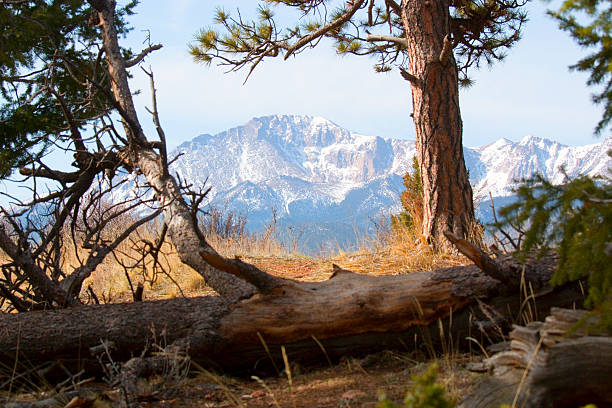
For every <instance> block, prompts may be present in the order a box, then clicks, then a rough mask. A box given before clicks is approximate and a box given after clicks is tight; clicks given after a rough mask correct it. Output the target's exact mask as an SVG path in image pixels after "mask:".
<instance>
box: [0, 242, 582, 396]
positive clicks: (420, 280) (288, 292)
mask: <svg viewBox="0 0 612 408" xmlns="http://www.w3.org/2000/svg"><path fill="white" fill-rule="evenodd" d="M476 256H486V255H484V254H483V253H482V254H478V255H476ZM231 262H232V264H231V267H232V268H238V269H239V268H241V267H242V266H241V262H240V261H238V260H232V261H231ZM486 262H488V263H489V264H490V265H498V266H500V265H503V267H501V266H500V267H498V268H497V271H506V272H505V273H512V274H517V273H518V274H519V276H520V274H521V273H522V275H523V276H529V277H530V279H529V281H528V282H527V284H529V285H531V290H533V291H534V292H533V299H532V300H533V302H531V303H533V304H535V305H536V306H537V308H538V309H540V310H539V311H536V312H538V313H544V312H546V311H547V310H548V309H549V308H550V307H551V306H562V305H571V304H572V303H576V302H580V301H581V298H582V293H581V291H580V290H579V288H578V287H577V286H572V285H569V286H566V287H563V288H559V289H557V290H553V289H551V288H550V287H549V286H548V284H547V283H545V282H548V280H549V279H550V276H551V274H552V271H553V267H554V261H551V260H550V259H542V260H531V261H529V262H527V263H526V264H524V265H523V264H520V263H517V262H516V261H515V260H513V259H511V258H507V259H488V260H487V261H486ZM513 265H514V266H513ZM216 266H217V267H220V268H223V267H224V265H222V264H220V263H218V264H217V265H216ZM248 267H249V268H253V267H252V266H250V265H249V266H248ZM517 268H518V269H517ZM509 271H510V272H509ZM258 279H260V277H258ZM513 279H516V277H514V278H513ZM270 282H272V283H270ZM265 285H266V291H265V293H259V294H256V295H255V296H253V297H251V298H249V299H246V300H242V301H237V302H231V301H228V300H226V299H223V298H220V297H201V298H193V299H185V298H181V299H171V300H162V301H153V302H136V303H128V304H109V305H93V306H84V307H77V308H71V309H63V310H51V311H36V312H30V313H20V314H15V315H13V314H4V315H0V350H1V352H0V364H2V365H4V366H5V367H14V366H15V364H17V365H18V366H20V367H23V368H24V369H31V368H32V367H36V366H38V365H39V364H42V363H44V362H48V361H54V362H56V366H57V365H60V366H61V367H64V368H65V367H71V368H72V369H75V370H77V369H78V370H80V369H86V370H87V371H89V372H96V371H100V364H99V362H98V361H97V358H96V350H99V349H100V347H99V346H100V344H102V343H103V342H104V344H106V345H109V344H110V345H112V346H111V347H110V352H109V353H108V354H109V356H107V357H109V358H112V359H113V361H115V362H121V361H127V360H128V359H130V358H131V357H133V356H137V355H140V354H141V353H143V352H146V350H147V349H149V350H151V345H152V344H157V345H169V344H174V345H180V346H181V347H183V348H184V349H185V350H186V352H187V353H188V354H189V355H190V356H191V358H192V359H194V360H196V361H199V362H200V363H202V364H205V365H206V366H209V367H210V366H213V367H216V368H220V369H225V370H231V371H236V370H253V369H266V368H269V367H273V366H277V367H279V366H280V367H282V359H281V357H280V347H281V346H285V347H286V351H287V353H288V355H289V358H290V360H291V361H301V362H311V361H315V360H318V361H325V360H327V359H334V358H337V357H339V356H341V355H343V354H347V353H365V352H371V351H375V350H379V349H381V348H400V349H404V350H405V349H412V348H414V347H416V348H419V347H420V348H425V347H426V348H427V349H428V350H430V351H431V350H433V349H436V348H438V349H439V348H440V347H439V346H440V345H441V344H442V342H443V341H452V342H453V344H454V345H457V346H458V344H459V343H460V342H461V341H462V339H464V338H465V337H467V336H470V337H479V338H481V340H482V341H483V342H486V341H487V338H489V339H490V340H495V339H496V338H495V333H500V334H501V332H502V331H503V330H502V326H503V325H504V324H506V325H507V326H509V324H508V322H515V321H517V319H518V316H519V315H520V313H521V305H524V304H525V302H523V300H524V299H523V297H522V296H521V295H520V293H519V291H518V290H514V289H513V290H510V291H509V290H508V287H507V285H505V284H504V283H503V282H500V281H499V280H496V279H493V278H492V277H490V276H489V275H487V274H486V273H484V272H483V271H481V270H480V269H479V268H478V267H476V266H474V265H471V266H461V267H454V268H447V269H441V270H437V271H435V272H419V273H411V274H405V275H397V276H379V277H373V276H368V275H361V274H356V273H353V272H350V271H347V270H344V269H342V268H339V267H337V266H334V274H333V275H332V277H331V278H330V279H329V280H327V281H323V282H315V283H312V282H297V281H292V280H286V279H278V278H276V279H275V280H272V279H268V280H266V282H265ZM513 285H514V283H513ZM516 286H517V287H518V284H516ZM531 303H530V304H531ZM491 321H495V324H490V322H491ZM486 322H488V323H489V324H488V325H487V324H484V323H486ZM504 322H505V323H504ZM440 328H442V330H443V331H445V332H442V333H441V332H440ZM449 339H450V340H449ZM64 368H62V370H63V369H64ZM50 372H51V370H47V374H49V373H50ZM6 374H7V370H0V376H3V375H6ZM0 379H1V377H0ZM0 385H1V383H0Z"/></svg>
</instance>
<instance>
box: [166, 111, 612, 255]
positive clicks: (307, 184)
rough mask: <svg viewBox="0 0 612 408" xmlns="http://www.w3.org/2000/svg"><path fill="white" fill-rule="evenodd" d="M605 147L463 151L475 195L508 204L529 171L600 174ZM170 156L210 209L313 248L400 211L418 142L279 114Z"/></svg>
mask: <svg viewBox="0 0 612 408" xmlns="http://www.w3.org/2000/svg"><path fill="white" fill-rule="evenodd" d="M610 149H612V138H609V139H606V140H604V141H602V142H601V143H598V144H592V145H588V146H581V147H569V146H564V145H562V144H560V143H558V142H553V141H550V140H546V139H541V138H537V137H533V136H526V137H524V138H523V139H521V140H520V141H519V142H512V141H509V140H506V139H501V140H498V141H496V142H495V143H492V144H490V145H487V146H482V147H476V148H464V156H465V160H466V166H467V167H468V170H469V174H470V181H471V183H472V185H473V188H474V195H475V198H476V199H477V200H481V202H482V200H483V199H487V198H488V195H489V193H491V194H492V195H493V196H494V197H496V198H499V197H506V199H505V200H504V201H508V199H510V198H509V197H510V196H511V195H512V187H513V186H515V180H518V179H521V178H525V177H529V176H531V175H533V174H534V173H535V172H539V173H541V174H543V175H544V176H545V177H547V178H549V179H550V180H552V181H553V182H561V181H562V180H563V177H564V175H563V173H562V172H561V171H560V170H559V168H560V166H564V167H565V169H566V172H567V174H568V175H569V176H576V175H578V174H580V173H582V174H589V175H595V174H604V173H606V172H607V171H608V169H609V168H610V167H612V160H611V159H610V158H609V157H608V156H607V154H606V152H607V151H608V150H610ZM176 154H180V156H179V157H178V158H177V159H176V161H175V162H174V163H173V165H172V170H173V171H174V172H176V173H177V174H178V175H179V176H180V177H181V178H182V179H183V180H186V181H187V182H189V183H193V184H194V186H196V187H198V186H202V185H203V184H204V183H205V182H206V185H207V186H210V187H212V190H211V193H210V194H209V198H210V205H212V206H215V207H218V208H221V209H225V210H231V211H235V212H240V213H242V214H243V215H246V216H247V220H248V224H247V225H248V226H249V228H250V229H251V230H259V229H262V228H263V227H265V226H266V225H267V224H268V223H269V222H270V220H271V218H272V213H273V211H275V212H276V215H277V219H278V221H279V225H281V226H292V227H293V230H295V229H296V228H298V229H299V228H302V229H303V231H304V234H303V236H304V238H303V240H304V242H308V244H306V245H307V246H309V247H311V248H319V247H320V245H321V243H322V242H323V241H325V240H327V241H332V242H337V243H339V244H343V243H347V242H351V241H355V237H354V236H352V237H351V236H350V235H351V231H352V234H353V235H354V234H355V231H364V230H366V229H367V228H368V227H372V220H373V219H378V218H379V217H387V216H388V214H390V213H396V212H398V211H399V210H400V201H399V196H400V193H401V191H402V190H403V183H402V176H403V175H404V174H405V173H406V171H409V169H411V164H412V158H413V156H414V154H415V144H414V142H413V141H409V140H399V139H384V138H381V137H376V136H365V135H360V134H357V133H353V132H350V131H348V130H346V129H343V128H341V127H339V126H338V125H336V124H334V123H333V122H330V121H329V120H326V119H323V118H319V117H311V116H298V115H291V116H288V115H287V116H282V115H276V116H266V117H260V118H254V119H252V120H250V121H249V122H248V123H246V124H245V125H243V126H239V127H236V128H233V129H229V130H227V131H225V132H222V133H219V134H217V135H214V136H212V135H208V134H206V135H201V136H198V137H196V138H195V139H193V140H191V141H189V142H186V143H183V144H181V145H180V146H179V147H178V148H177V149H176V151H175V152H174V153H173V154H172V156H175V155H176ZM496 202H497V201H496ZM481 207H482V208H481V209H480V211H478V214H479V215H480V216H481V217H485V218H486V217H487V215H486V209H485V208H484V205H481ZM347 234H348V235H349V236H347Z"/></svg>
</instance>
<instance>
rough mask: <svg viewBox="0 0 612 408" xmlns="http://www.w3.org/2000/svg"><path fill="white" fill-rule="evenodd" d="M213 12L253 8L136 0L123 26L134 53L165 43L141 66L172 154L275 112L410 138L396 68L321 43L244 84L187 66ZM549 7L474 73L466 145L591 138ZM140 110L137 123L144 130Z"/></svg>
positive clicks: (579, 79) (595, 115)
mask: <svg viewBox="0 0 612 408" xmlns="http://www.w3.org/2000/svg"><path fill="white" fill-rule="evenodd" d="M219 5H222V6H223V7H224V8H225V9H226V10H229V11H233V10H235V9H236V7H240V8H241V10H242V11H244V12H251V11H253V10H254V8H255V2H254V1H252V0H251V1H247V0H224V1H221V0H217V1H215V2H211V1H207V0H205V1H202V0H175V1H171V2H169V1H153V0H143V2H142V3H141V4H140V5H139V6H138V9H137V11H138V15H136V16H134V17H132V18H131V21H132V22H133V25H134V28H135V29H134V31H133V32H132V33H131V34H130V37H129V39H128V40H129V44H131V45H132V46H133V47H135V48H139V47H141V46H142V41H143V40H144V38H145V37H146V32H144V31H143V30H150V35H151V40H152V42H154V43H157V42H161V43H162V44H163V45H164V48H162V49H161V50H160V51H157V52H156V53H155V54H154V55H153V56H151V57H150V58H149V59H148V60H147V62H146V65H147V66H148V65H150V66H151V67H152V69H153V70H154V72H155V76H156V81H157V88H158V98H159V107H160V114H161V118H162V122H163V125H164V127H165V129H166V134H167V135H168V139H169V140H168V142H169V144H170V147H175V146H176V145H178V144H179V143H181V142H183V141H186V140H190V139H192V138H193V137H195V136H197V135H199V134H201V133H213V134H214V133H217V132H220V131H223V130H225V129H227V128H230V127H234V126H238V125H241V124H243V123H245V122H246V121H248V120H249V119H250V118H252V117H254V116H262V115H269V114H277V113H285V114H290V113H295V114H308V115H317V116H323V117H325V118H327V119H330V120H332V121H333V122H335V123H337V124H339V125H341V126H343V127H346V128H348V129H350V130H352V131H356V132H360V133H363V134H369V135H379V136H385V137H402V138H410V139H414V129H413V123H412V120H411V118H410V116H409V114H410V112H411V110H412V109H411V106H410V105H411V102H410V101H411V97H410V87H409V84H408V83H407V82H406V81H404V80H403V79H402V78H401V77H400V75H399V73H398V72H397V71H395V70H394V71H392V72H390V73H386V74H377V73H375V72H374V71H373V69H372V66H373V64H374V62H375V60H374V59H371V58H368V57H356V56H346V57H340V56H337V55H336V54H335V51H334V50H333V49H332V48H331V47H330V46H326V44H320V46H319V47H318V48H316V49H314V50H309V51H306V52H304V53H302V54H300V55H298V56H297V57H296V58H290V60H289V61H282V60H280V59H279V60H276V59H274V60H272V59H270V60H268V61H265V62H264V63H262V64H260V66H259V67H258V68H257V69H256V71H255V72H254V74H253V75H252V76H251V78H250V79H249V81H248V82H247V83H246V84H245V85H243V81H244V79H245V76H246V71H239V72H233V73H228V74H226V73H224V72H225V68H223V67H219V66H215V65H214V64H213V65H211V66H209V67H208V66H205V65H201V64H196V63H194V62H193V60H192V59H191V57H190V56H189V55H188V52H187V43H188V42H190V41H192V39H193V37H194V35H195V33H196V32H197V31H198V30H199V29H200V28H202V27H204V26H209V25H210V24H211V23H212V16H213V13H214V9H215V7H217V6H219ZM555 6H558V2H554V1H553V2H551V3H545V2H542V1H532V2H531V3H530V4H529V9H528V10H529V18H530V21H529V22H528V23H527V25H526V27H525V30H524V36H523V39H522V40H521V42H520V43H519V44H518V45H517V46H516V47H515V48H514V49H512V50H511V51H510V53H509V56H508V58H507V59H506V61H504V62H503V63H500V64H496V65H494V66H493V67H492V68H491V69H489V68H487V67H485V68H483V69H481V70H480V71H473V78H474V79H475V80H476V83H475V85H474V86H472V87H471V88H469V89H464V90H462V91H461V95H460V103H461V111H462V116H463V123H464V144H465V145H467V146H478V145H483V144H487V143H490V142H492V141H494V140H496V139H498V138H501V137H505V138H508V139H511V140H518V139H520V138H521V137H523V136H525V135H534V136H540V137H546V138H550V139H554V140H558V141H559V142H562V143H565V144H571V145H582V144H588V143H595V142H597V141H598V140H599V139H597V138H595V137H594V136H593V132H592V131H593V128H594V126H595V124H596V123H597V120H598V119H599V118H600V112H601V110H600V108H599V107H597V106H595V105H593V104H592V103H591V98H590V94H591V92H592V89H588V88H587V87H586V85H585V83H586V78H587V77H586V75H585V74H583V73H577V72H570V71H569V69H568V66H569V65H570V64H572V63H575V62H576V61H577V60H578V59H579V57H580V56H581V55H584V54H585V52H586V51H585V50H582V49H580V48H579V47H578V46H576V45H575V44H574V42H573V41H572V39H571V38H569V36H568V35H567V34H566V33H564V32H561V31H560V30H558V28H557V26H556V23H555V22H554V21H553V20H552V19H551V18H550V17H548V16H546V15H545V11H546V8H547V7H555ZM134 74H135V78H134V80H133V82H132V84H133V88H134V89H141V90H142V91H143V92H142V95H141V96H139V97H138V99H137V103H138V105H140V106H141V107H142V106H145V105H147V104H149V99H150V94H149V90H148V84H147V82H146V79H145V78H144V77H143V75H141V74H140V73H139V72H138V71H137V70H134ZM140 112H141V121H143V122H147V123H149V122H150V121H149V120H148V118H147V117H146V115H147V114H146V112H145V111H144V110H143V109H141V110H140ZM149 129H152V128H149ZM608 135H609V133H608V134H604V137H606V136H608Z"/></svg>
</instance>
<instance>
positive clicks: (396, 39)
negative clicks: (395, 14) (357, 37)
mask: <svg viewBox="0 0 612 408" xmlns="http://www.w3.org/2000/svg"><path fill="white" fill-rule="evenodd" d="M366 39H367V41H370V42H376V41H386V42H390V43H394V44H397V45H400V46H402V47H404V48H406V47H408V43H407V42H406V39H405V38H400V37H393V36H390V35H374V34H370V35H368V37H367V38H366Z"/></svg>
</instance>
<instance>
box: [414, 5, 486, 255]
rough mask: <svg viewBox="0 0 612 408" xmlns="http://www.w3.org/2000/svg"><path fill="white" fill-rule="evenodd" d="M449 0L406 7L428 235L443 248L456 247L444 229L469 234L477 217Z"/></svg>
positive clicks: (415, 121) (439, 247) (424, 217)
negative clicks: (466, 153) (467, 164)
mask: <svg viewBox="0 0 612 408" xmlns="http://www.w3.org/2000/svg"><path fill="white" fill-rule="evenodd" d="M448 3H449V2H448V0H440V1H416V0H411V1H404V2H403V8H402V20H403V22H404V27H405V29H406V40H407V44H408V50H407V51H408V57H409V70H410V72H409V73H408V74H409V77H410V78H411V79H410V82H411V89H412V105H413V118H414V125H415V128H416V150H417V159H418V163H419V170H420V172H421V178H422V182H423V202H424V212H423V234H424V235H425V237H426V238H427V240H428V241H429V242H430V243H431V244H432V245H434V247H436V248H438V249H441V250H450V249H452V247H451V245H450V243H449V242H448V241H447V240H446V239H445V238H444V232H445V231H451V232H453V233H454V234H456V235H458V236H461V237H467V236H468V234H469V231H470V227H471V226H472V223H473V221H474V207H473V201H472V187H471V186H470V182H469V180H468V175H467V170H466V167H465V162H464V159H463V141H462V132H463V129H462V123H461V113H460V111H459V90H458V76H457V68H456V63H455V58H454V56H453V52H452V46H451V44H450V40H449V38H450V16H449V4H448Z"/></svg>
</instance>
